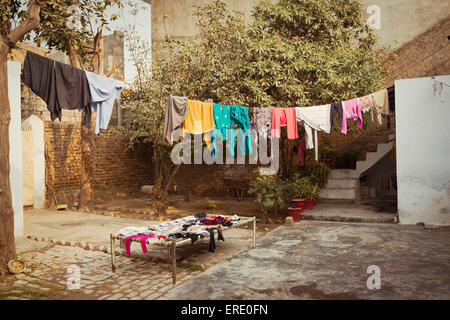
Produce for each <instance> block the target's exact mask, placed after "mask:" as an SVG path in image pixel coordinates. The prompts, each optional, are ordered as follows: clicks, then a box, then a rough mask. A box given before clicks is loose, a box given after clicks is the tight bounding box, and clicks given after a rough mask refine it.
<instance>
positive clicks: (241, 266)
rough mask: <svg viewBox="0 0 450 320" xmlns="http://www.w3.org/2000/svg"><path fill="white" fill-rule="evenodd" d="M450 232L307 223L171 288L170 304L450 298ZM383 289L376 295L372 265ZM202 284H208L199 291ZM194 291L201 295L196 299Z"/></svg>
mask: <svg viewBox="0 0 450 320" xmlns="http://www.w3.org/2000/svg"><path fill="white" fill-rule="evenodd" d="M449 246H450V229H449V228H439V229H425V228H424V227H420V226H401V225H395V224H375V223H370V224H363V223H342V222H319V221H304V222H300V223H296V224H294V225H293V226H281V227H279V228H277V229H275V230H273V231H272V232H270V233H268V234H266V235H264V236H263V237H261V238H260V239H258V241H257V247H256V249H251V250H249V251H246V252H242V253H240V254H238V255H236V256H234V257H233V258H232V259H230V260H228V261H225V262H223V263H221V264H218V265H217V266H214V267H212V268H210V269H208V270H207V271H206V272H204V273H201V274H199V275H197V276H195V277H193V278H191V279H190V280H188V281H186V282H185V283H184V284H182V285H180V286H177V287H176V288H173V289H172V290H170V291H169V292H168V293H167V294H166V295H165V297H167V298H168V299H213V300H214V299H444V300H448V299H450V290H449V289H450V273H449V270H450V250H448V248H449ZM372 265H375V266H378V267H379V268H380V271H381V289H380V290H377V289H375V290H369V289H368V288H367V285H366V282H367V279H368V277H369V276H370V275H371V274H368V273H367V268H368V267H369V266H372ZM199 284H201V285H199ZM193 290H195V296H192V295H191V294H190V293H191V292H193Z"/></svg>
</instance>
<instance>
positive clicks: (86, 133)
mask: <svg viewBox="0 0 450 320" xmlns="http://www.w3.org/2000/svg"><path fill="white" fill-rule="evenodd" d="M85 112H86V111H83V115H82V117H84V114H85ZM92 120H93V119H92ZM94 123H95V121H91V125H90V126H89V127H86V126H84V125H82V126H81V192H80V208H81V210H86V209H87V207H88V204H89V203H90V202H91V201H92V200H93V198H94V188H93V180H94V178H93V177H94V175H93V171H94V158H93V157H94V128H93V125H94Z"/></svg>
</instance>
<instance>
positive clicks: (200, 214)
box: [195, 212, 206, 220]
mask: <svg viewBox="0 0 450 320" xmlns="http://www.w3.org/2000/svg"><path fill="white" fill-rule="evenodd" d="M195 217H196V218H197V219H199V220H200V219H205V218H206V213H203V212H201V213H197V214H196V215H195Z"/></svg>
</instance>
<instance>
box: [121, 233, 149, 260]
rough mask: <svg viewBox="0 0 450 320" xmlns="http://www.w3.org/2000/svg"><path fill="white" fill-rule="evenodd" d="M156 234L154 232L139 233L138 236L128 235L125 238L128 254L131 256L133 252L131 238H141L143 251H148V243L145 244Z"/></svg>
mask: <svg viewBox="0 0 450 320" xmlns="http://www.w3.org/2000/svg"><path fill="white" fill-rule="evenodd" d="M154 236H155V235H154V234H150V235H147V236H145V235H138V236H131V237H126V238H125V250H126V254H127V256H129V255H130V254H131V252H130V251H131V250H130V246H131V239H139V238H140V239H141V247H142V252H144V253H147V245H146V244H145V242H146V241H147V239H150V238H153V237H154Z"/></svg>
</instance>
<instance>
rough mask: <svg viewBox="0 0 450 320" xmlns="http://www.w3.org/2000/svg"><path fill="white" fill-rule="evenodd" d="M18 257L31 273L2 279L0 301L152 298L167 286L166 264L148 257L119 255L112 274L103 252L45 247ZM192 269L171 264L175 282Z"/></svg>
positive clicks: (169, 278)
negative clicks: (76, 272)
mask: <svg viewBox="0 0 450 320" xmlns="http://www.w3.org/2000/svg"><path fill="white" fill-rule="evenodd" d="M21 258H22V259H24V260H25V261H26V263H27V265H28V267H29V270H30V271H31V272H30V273H27V274H21V275H17V276H8V277H7V278H6V279H3V281H2V283H1V285H0V299H81V300H83V299H90V300H145V299H147V300H156V299H164V298H166V297H165V294H166V292H167V291H168V290H169V289H170V288H171V287H172V286H173V285H172V273H171V271H170V266H169V264H166V263H162V262H154V261H151V260H149V259H142V258H127V257H124V256H119V257H117V261H116V263H117V265H118V269H117V271H116V272H115V273H113V272H112V271H111V262H110V255H109V254H106V253H102V252H96V251H87V250H83V249H81V248H76V247H64V246H58V245H56V246H50V247H49V248H47V249H43V250H41V251H39V252H30V253H25V254H22V256H21ZM71 266H76V267H79V268H80V275H81V277H80V289H79V290H77V289H74V290H69V289H68V285H67V283H68V279H69V284H71V283H72V282H70V277H72V276H73V274H72V273H69V272H68V268H69V267H71ZM196 273H198V271H191V270H189V269H183V268H180V267H179V268H177V285H178V284H181V283H183V282H184V281H186V280H188V279H189V278H191V277H192V276H194V275H195V274H196ZM2 287H3V288H2Z"/></svg>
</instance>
